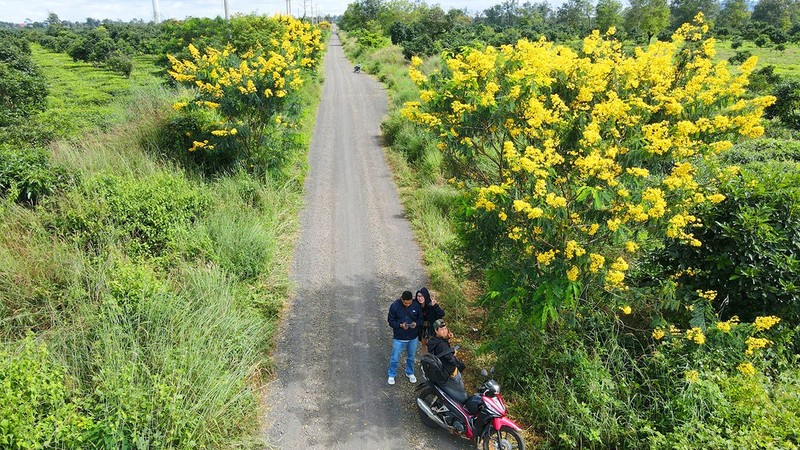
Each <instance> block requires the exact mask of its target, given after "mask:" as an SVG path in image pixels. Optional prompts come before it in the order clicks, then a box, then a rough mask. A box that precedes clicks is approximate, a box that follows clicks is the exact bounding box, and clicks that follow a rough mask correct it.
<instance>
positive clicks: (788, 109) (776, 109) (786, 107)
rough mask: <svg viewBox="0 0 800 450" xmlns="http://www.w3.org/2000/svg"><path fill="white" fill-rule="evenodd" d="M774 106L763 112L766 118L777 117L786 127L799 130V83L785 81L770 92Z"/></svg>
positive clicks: (796, 81)
mask: <svg viewBox="0 0 800 450" xmlns="http://www.w3.org/2000/svg"><path fill="white" fill-rule="evenodd" d="M772 95H774V96H775V98H776V100H775V104H773V105H772V106H769V107H767V109H766V110H764V113H765V115H766V117H768V118H772V117H777V118H779V119H780V120H781V122H782V123H783V124H785V125H786V126H787V127H789V128H792V129H795V130H800V81H798V80H791V79H790V80H786V81H784V82H783V83H780V84H779V85H777V86H776V87H775V90H774V91H773V92H772Z"/></svg>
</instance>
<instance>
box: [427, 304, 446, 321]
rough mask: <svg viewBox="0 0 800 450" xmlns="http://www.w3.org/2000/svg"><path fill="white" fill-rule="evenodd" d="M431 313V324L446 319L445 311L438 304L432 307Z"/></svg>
mask: <svg viewBox="0 0 800 450" xmlns="http://www.w3.org/2000/svg"><path fill="white" fill-rule="evenodd" d="M429 308H430V311H428V321H429V322H430V323H433V322H435V321H436V320H438V319H441V318H444V310H443V309H442V307H441V306H439V305H438V304H435V305H433V304H432V305H431V306H430V307H429Z"/></svg>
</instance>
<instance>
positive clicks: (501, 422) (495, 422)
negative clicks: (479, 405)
mask: <svg viewBox="0 0 800 450" xmlns="http://www.w3.org/2000/svg"><path fill="white" fill-rule="evenodd" d="M504 426H505V427H509V428H511V429H514V430H517V431H521V430H522V429H521V428H520V427H519V425H517V424H515V423H514V421H513V420H511V419H509V418H508V417H495V418H494V419H492V427H493V428H494V429H495V430H499V429H500V428H502V427H504Z"/></svg>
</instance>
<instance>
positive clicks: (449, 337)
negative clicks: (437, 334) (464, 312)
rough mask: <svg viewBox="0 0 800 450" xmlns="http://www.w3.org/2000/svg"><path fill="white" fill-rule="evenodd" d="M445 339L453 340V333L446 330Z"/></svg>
mask: <svg viewBox="0 0 800 450" xmlns="http://www.w3.org/2000/svg"><path fill="white" fill-rule="evenodd" d="M447 339H453V332H452V331H450V330H447Z"/></svg>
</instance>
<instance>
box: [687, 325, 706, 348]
mask: <svg viewBox="0 0 800 450" xmlns="http://www.w3.org/2000/svg"><path fill="white" fill-rule="evenodd" d="M686 339H688V340H690V341H694V343H695V344H697V345H703V344H705V343H706V335H705V333H703V330H702V329H701V328H700V327H694V328H690V329H688V330H686Z"/></svg>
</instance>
